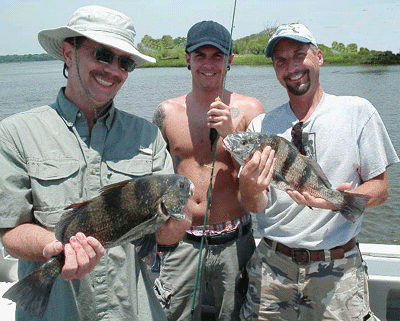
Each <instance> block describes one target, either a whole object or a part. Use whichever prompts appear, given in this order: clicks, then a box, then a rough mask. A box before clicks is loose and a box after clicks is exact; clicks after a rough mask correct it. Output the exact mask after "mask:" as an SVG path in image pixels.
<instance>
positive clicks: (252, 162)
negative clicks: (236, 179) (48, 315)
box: [241, 151, 261, 175]
mask: <svg viewBox="0 0 400 321" xmlns="http://www.w3.org/2000/svg"><path fill="white" fill-rule="evenodd" d="M260 160H261V153H260V152H259V151H256V152H255V153H254V154H253V156H252V157H251V158H250V159H249V160H248V161H247V163H246V164H245V166H244V167H243V169H242V174H243V175H250V174H252V173H253V172H255V171H256V170H258V166H259V164H260ZM242 174H241V175H242Z"/></svg>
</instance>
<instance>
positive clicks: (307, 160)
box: [301, 155, 332, 188]
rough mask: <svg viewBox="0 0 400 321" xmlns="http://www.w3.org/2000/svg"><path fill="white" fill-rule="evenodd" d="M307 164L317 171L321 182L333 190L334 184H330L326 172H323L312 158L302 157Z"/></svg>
mask: <svg viewBox="0 0 400 321" xmlns="http://www.w3.org/2000/svg"><path fill="white" fill-rule="evenodd" d="M301 156H302V157H303V159H304V161H305V162H306V163H308V164H309V165H310V166H311V167H312V168H313V170H315V172H316V174H317V175H318V176H319V178H320V179H321V181H322V182H323V183H324V184H325V186H326V187H328V188H331V187H332V184H331V183H330V182H329V179H328V177H326V175H325V173H324V171H323V170H322V168H321V166H319V164H318V163H317V162H316V161H315V160H314V159H312V158H309V157H307V156H303V155H301Z"/></svg>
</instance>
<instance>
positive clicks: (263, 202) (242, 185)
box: [239, 146, 275, 212]
mask: <svg viewBox="0 0 400 321" xmlns="http://www.w3.org/2000/svg"><path fill="white" fill-rule="evenodd" d="M274 163H275V151H274V150H273V149H271V147H270V146H267V147H265V148H264V150H263V151H262V152H259V151H256V152H255V153H254V154H253V156H252V157H251V158H250V160H249V161H248V162H247V163H246V165H245V166H244V167H243V168H242V171H241V173H240V179H239V192H240V198H241V202H242V204H243V205H245V207H246V209H247V210H249V211H252V212H260V211H262V210H263V209H264V208H265V207H266V206H267V202H268V198H267V188H268V186H269V184H270V183H271V180H272V175H273V169H274Z"/></svg>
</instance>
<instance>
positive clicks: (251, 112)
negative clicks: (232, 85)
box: [230, 92, 265, 121]
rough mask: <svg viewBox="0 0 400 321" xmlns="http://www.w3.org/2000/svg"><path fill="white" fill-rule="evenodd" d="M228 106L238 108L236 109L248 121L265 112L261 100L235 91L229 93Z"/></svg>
mask: <svg viewBox="0 0 400 321" xmlns="http://www.w3.org/2000/svg"><path fill="white" fill-rule="evenodd" d="M230 106H231V110H232V109H233V111H234V110H235V108H236V109H238V111H239V112H240V113H241V114H242V115H243V116H244V117H245V118H246V119H247V120H249V121H250V120H252V119H253V118H254V117H256V116H258V115H259V114H262V113H264V112H265V111H264V107H263V105H262V103H261V101H259V100H258V99H257V98H254V97H250V96H245V95H242V94H238V93H235V92H233V93H232V94H231V103H230Z"/></svg>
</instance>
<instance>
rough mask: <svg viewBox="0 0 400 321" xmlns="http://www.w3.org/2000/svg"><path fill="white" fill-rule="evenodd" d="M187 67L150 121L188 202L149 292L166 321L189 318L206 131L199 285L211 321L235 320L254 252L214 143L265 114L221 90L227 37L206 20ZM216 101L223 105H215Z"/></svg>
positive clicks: (190, 41)
mask: <svg viewBox="0 0 400 321" xmlns="http://www.w3.org/2000/svg"><path fill="white" fill-rule="evenodd" d="M185 50H186V62H187V66H188V69H189V70H191V73H192V91H191V92H190V93H188V94H186V95H184V96H181V97H177V98H174V99H170V100H167V101H165V102H163V103H161V104H160V105H159V106H158V108H157V110H156V111H155V114H154V118H153V122H154V123H156V124H157V125H158V126H159V128H160V130H161V131H162V134H163V136H164V138H165V140H166V142H167V144H168V147H169V150H170V153H171V156H172V157H173V160H174V167H175V171H176V172H177V173H179V174H181V175H184V176H187V177H189V178H190V179H191V180H192V181H193V183H194V184H195V186H196V188H195V195H194V196H193V197H192V198H191V200H190V201H189V203H188V204H187V211H186V212H187V213H190V214H191V215H192V224H193V226H192V227H191V228H190V229H189V230H188V231H187V232H186V235H185V238H184V240H183V241H182V242H180V243H179V244H178V245H177V246H176V248H172V247H165V246H160V247H159V249H160V250H166V251H168V252H164V253H163V260H162V267H161V273H160V277H159V279H157V280H156V283H155V290H156V293H157V294H158V297H159V299H160V302H161V304H162V306H163V308H164V311H165V312H166V314H167V317H168V320H188V317H189V315H190V310H191V304H192V296H193V289H194V285H195V278H196V271H197V265H198V261H199V259H198V255H199V247H200V243H201V236H202V232H203V224H204V217H205V213H206V210H207V190H208V186H209V182H210V175H211V170H212V166H213V149H214V147H212V146H211V144H210V139H209V135H210V129H211V128H215V130H217V131H218V134H219V141H218V142H215V143H217V156H216V162H215V164H214V166H215V170H214V178H213V190H212V202H211V206H210V208H209V212H208V215H207V216H208V217H207V218H208V219H207V226H206V229H205V239H204V244H205V247H204V250H203V251H202V273H201V278H200V283H199V284H203V285H204V284H206V285H207V286H208V287H209V289H210V290H211V292H212V293H213V294H214V300H215V311H216V317H217V318H218V320H239V310H240V306H241V304H242V300H243V297H242V294H243V293H240V291H238V283H239V275H240V271H241V270H242V268H244V267H245V265H246V262H247V261H248V260H249V259H250V257H251V255H252V253H253V251H254V248H255V244H254V238H253V233H252V229H251V217H250V214H249V213H246V211H245V210H244V208H243V207H242V206H241V205H240V202H239V199H238V177H237V176H238V171H237V167H235V165H234V163H233V160H232V158H231V156H230V155H229V153H228V152H226V151H225V150H224V148H223V146H222V143H221V139H222V138H224V137H225V136H226V135H228V134H230V133H232V132H235V131H245V130H246V129H247V126H248V124H249V123H250V121H251V120H252V119H253V118H254V117H255V116H257V115H259V114H261V113H263V112H264V109H263V106H262V104H261V102H260V101H258V100H257V99H255V98H252V97H247V96H243V95H240V94H237V93H233V92H230V91H227V90H224V92H222V91H223V80H224V76H225V69H226V67H227V59H228V67H227V68H228V70H229V69H230V65H231V63H232V60H233V57H234V55H233V54H232V40H231V36H230V34H229V32H228V30H226V28H224V27H223V26H222V25H220V24H218V23H216V22H213V21H203V22H199V23H197V24H195V25H194V26H193V27H192V28H191V29H190V30H189V32H188V35H187V43H186V49H185ZM217 97H220V98H221V99H222V100H223V101H218V99H217ZM201 290H202V287H199V290H198V291H197V297H196V301H195V302H196V304H195V309H194V318H193V320H200V315H201V299H200V298H201Z"/></svg>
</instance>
